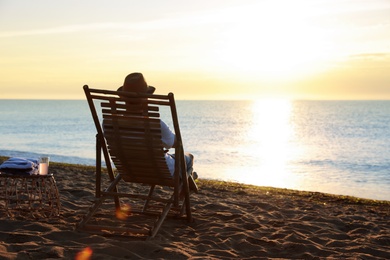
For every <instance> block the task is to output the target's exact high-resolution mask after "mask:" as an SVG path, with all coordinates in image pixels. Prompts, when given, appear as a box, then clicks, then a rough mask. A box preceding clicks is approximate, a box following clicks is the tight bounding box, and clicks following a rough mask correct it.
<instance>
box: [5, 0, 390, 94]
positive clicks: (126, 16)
mask: <svg viewBox="0 0 390 260" xmlns="http://www.w3.org/2000/svg"><path fill="white" fill-rule="evenodd" d="M0 25H1V26H0V53H1V56H0V57H1V59H0V71H1V72H0V73H1V77H0V99H26V98H31V99H83V98H84V94H83V91H82V86H83V85H84V84H88V85H89V86H90V87H93V88H105V89H116V88H117V87H119V86H121V84H122V82H123V79H124V77H125V76H126V75H127V74H128V73H131V72H134V71H138V72H142V73H143V74H144V76H145V78H146V80H147V81H148V83H149V84H150V85H153V86H155V87H156V88H157V91H156V93H162V94H165V93H168V92H174V93H175V95H176V98H177V99H260V98H267V97H271V98H292V99H390V1H388V0H360V1H359V0H324V1H316V0H307V1H294V0H285V1H278V0H271V1H265V0H207V1H204V0H198V1H184V0H183V1H179V0H167V1H160V0H153V1H151V0H146V1H139V0H138V1H132V0H114V1H112V0H107V1H105V0H83V1H81V0H67V1H65V0H58V1H53V0H34V1H30V0H0Z"/></svg>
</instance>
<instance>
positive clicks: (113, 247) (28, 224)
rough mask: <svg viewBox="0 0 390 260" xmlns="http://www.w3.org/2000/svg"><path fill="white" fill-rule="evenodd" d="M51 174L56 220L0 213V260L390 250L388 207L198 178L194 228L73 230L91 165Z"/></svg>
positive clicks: (376, 253) (380, 255)
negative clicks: (144, 235) (145, 232)
mask: <svg viewBox="0 0 390 260" xmlns="http://www.w3.org/2000/svg"><path fill="white" fill-rule="evenodd" d="M3 159H4V158H3V157H0V161H2V160H3ZM50 171H51V172H52V173H53V174H54V177H55V180H56V183H57V187H58V190H59V193H60V200H61V212H60V216H59V217H56V218H50V219H39V220H31V219H25V218H23V217H20V218H17V219H10V218H8V217H6V215H5V214H4V211H2V210H1V208H0V213H1V214H0V216H1V224H0V225H1V229H0V259H20V258H22V259H24V258H32V259H45V258H67V259H74V257H75V256H76V255H77V254H78V253H80V252H82V251H83V250H84V249H86V248H89V249H90V250H92V251H91V253H92V259H124V258H131V259H165V258H168V259H259V258H260V259H262V258H265V259H266V258H279V259H313V258H316V259H324V258H327V259H332V258H333V259H339V258H344V259H345V258H346V259H356V258H360V259H361V258H364V259H384V258H386V257H388V252H389V250H390V202H389V201H378V200H369V199H360V198H355V197H350V196H340V195H331V194H324V193H319V192H307V191H296V190H288V189H279V188H272V187H260V186H254V185H246V184H239V183H229V182H223V181H214V180H203V179H200V180H199V181H198V186H199V188H200V192H199V194H192V196H191V205H192V209H193V217H194V219H195V222H194V223H186V222H185V221H183V220H177V219H176V220H175V219H172V218H168V219H166V220H165V222H164V223H163V225H162V227H161V229H160V231H159V233H158V234H157V235H156V237H155V238H154V239H153V240H149V241H145V240H144V239H140V238H134V237H130V238H129V237H120V236H110V235H97V234H92V233H84V232H79V231H76V230H75V227H76V225H77V223H78V222H79V221H80V220H81V218H82V216H83V215H84V214H85V213H86V212H87V210H88V208H89V206H90V204H91V201H92V200H93V198H94V188H95V187H94V167H93V166H84V165H73V164H66V163H55V162H53V163H50ZM162 192H163V191H162ZM111 211H112V209H111V208H110V209H109V210H107V213H108V214H109V213H111ZM111 218H112V217H105V216H104V217H103V219H104V220H107V221H108V220H111Z"/></svg>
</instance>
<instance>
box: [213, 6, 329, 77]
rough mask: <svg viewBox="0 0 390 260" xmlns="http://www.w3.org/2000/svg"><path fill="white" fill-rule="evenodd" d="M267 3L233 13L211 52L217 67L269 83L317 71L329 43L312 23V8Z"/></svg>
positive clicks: (326, 55) (327, 56)
mask: <svg viewBox="0 0 390 260" xmlns="http://www.w3.org/2000/svg"><path fill="white" fill-rule="evenodd" d="M266 3H267V4H266V5H264V2H263V3H261V4H257V5H254V6H250V8H249V7H248V8H247V9H246V10H241V11H240V10H238V11H236V12H235V14H234V22H232V23H231V25H230V26H228V28H226V30H224V31H223V32H221V34H220V36H219V37H220V39H219V44H217V48H216V49H215V50H214V58H215V59H216V60H217V61H218V63H219V66H222V67H223V68H224V69H227V70H232V71H234V72H236V73H237V72H241V73H247V74H248V73H249V74H252V75H256V76H258V77H261V78H262V79H268V80H290V79H293V78H299V77H302V76H305V75H307V74H310V73H312V72H313V71H315V70H318V69H319V67H320V65H321V63H323V62H324V61H325V60H326V59H327V58H329V55H330V52H331V49H332V43H331V42H330V41H329V40H327V38H326V32H325V31H323V30H322V29H321V28H320V27H319V26H318V25H316V24H315V23H313V22H312V20H313V19H314V18H313V17H312V13H311V10H310V8H311V7H310V6H306V5H296V2H294V5H293V4H292V3H290V1H269V2H266ZM281 3H282V4H283V8H281ZM288 5H290V6H288Z"/></svg>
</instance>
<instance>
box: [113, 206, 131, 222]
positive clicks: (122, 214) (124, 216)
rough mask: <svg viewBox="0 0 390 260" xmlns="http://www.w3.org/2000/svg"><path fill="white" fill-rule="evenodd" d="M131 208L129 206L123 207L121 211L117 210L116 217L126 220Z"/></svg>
mask: <svg viewBox="0 0 390 260" xmlns="http://www.w3.org/2000/svg"><path fill="white" fill-rule="evenodd" d="M130 211H131V206H130V205H128V204H125V205H123V206H122V207H121V208H120V209H117V210H116V214H115V215H116V217H117V219H120V220H126V219H127V217H128V216H129V215H130Z"/></svg>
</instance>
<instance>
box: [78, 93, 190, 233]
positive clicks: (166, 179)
mask: <svg viewBox="0 0 390 260" xmlns="http://www.w3.org/2000/svg"><path fill="white" fill-rule="evenodd" d="M83 89H84V92H85V95H86V98H87V101H88V105H89V108H90V110H91V114H92V118H93V121H94V124H95V127H96V130H97V134H96V176H95V178H96V180H95V185H96V189H95V201H94V203H93V204H92V206H91V207H90V209H89V211H88V213H87V214H86V215H85V216H84V217H83V219H82V220H81V222H80V223H79V225H78V229H79V230H87V231H108V232H112V233H118V232H119V233H121V234H128V235H146V236H149V237H151V238H153V237H154V236H155V235H156V234H157V232H158V231H159V229H160V227H161V225H162V224H163V222H164V220H165V219H166V217H167V216H168V213H170V212H171V211H173V212H175V211H176V214H174V216H175V217H182V216H183V215H185V218H186V220H187V221H188V222H192V221H193V218H192V213H191V205H190V187H191V190H193V191H195V192H198V187H197V186H196V183H195V181H194V180H193V178H192V172H187V170H186V169H187V166H186V161H185V157H184V149H183V143H182V138H181V134H180V127H179V121H178V116H177V109H176V104H175V99H174V95H173V93H169V94H168V95H155V94H141V93H131V92H123V91H111V90H102V89H92V88H89V87H88V85H85V86H84V87H83ZM130 101H131V102H135V103H136V104H141V105H142V107H143V108H145V109H141V110H137V113H139V112H140V111H141V113H142V114H137V115H134V114H131V115H129V116H128V115H124V116H123V114H124V113H123V111H126V112H127V110H126V109H127V108H123V104H125V105H124V106H125V107H126V106H128V103H129V102H130ZM137 102H138V103H137ZM98 103H100V105H101V106H102V108H101V110H100V111H101V113H98V111H99V110H98V109H97V106H98ZM161 106H165V107H169V108H170V112H171V117H172V122H173V128H174V132H175V135H176V144H175V147H174V149H175V174H174V175H173V177H172V176H170V173H169V170H168V167H167V165H166V163H165V161H164V163H165V165H164V164H162V163H161V162H162V161H161V155H160V153H159V152H155V151H156V150H153V151H152V153H153V155H152V156H150V157H151V160H152V161H153V165H154V166H150V164H148V165H147V167H146V168H150V169H149V170H147V169H145V173H144V172H142V171H143V170H142V169H141V170H137V169H138V168H137V167H138V166H134V165H135V164H136V163H137V162H136V158H135V159H133V160H131V159H132V158H131V159H130V158H125V157H123V156H125V155H123V154H126V153H127V154H128V153H129V151H130V150H129V149H133V150H131V151H132V153H133V154H136V155H137V156H138V154H141V153H142V152H143V151H136V150H134V149H136V148H137V147H135V148H133V147H131V148H124V147H125V146H126V145H127V146H132V145H134V146H136V142H137V140H138V139H137V140H136V141H133V140H134V139H131V140H132V141H131V142H130V143H127V142H126V144H124V142H123V140H127V139H120V140H119V139H118V140H113V139H116V136H117V135H119V137H118V138H127V136H126V134H123V132H120V130H118V129H119V127H122V125H121V124H123V123H121V122H125V121H126V120H127V116H128V117H129V118H132V120H133V121H131V122H133V123H134V122H138V121H134V120H140V122H141V123H142V124H144V126H145V130H142V133H141V134H142V138H145V139H146V138H150V137H152V136H153V137H155V138H156V136H157V137H158V136H159V135H161V130H160V129H159V131H160V132H158V131H156V130H157V129H156V128H155V129H152V127H151V126H150V125H149V123H148V124H146V123H145V122H153V123H154V126H156V122H157V121H156V120H157V119H159V117H160V115H159V107H161ZM117 109H119V110H120V109H122V110H120V111H122V112H118V111H119V110H118V111H117ZM123 109H124V110H123ZM134 113H136V112H134ZM99 116H100V117H99ZM103 118H104V119H103ZM123 118H125V119H123ZM104 120H106V121H107V122H108V123H105V122H103V121H104ZM153 120H154V121H153ZM118 122H119V123H118ZM126 122H127V121H126ZM151 124H152V123H151ZM103 125H104V126H106V125H108V126H109V127H111V126H112V127H113V129H112V132H111V134H110V133H109V130H107V129H108V128H107V129H103V128H104V127H103ZM118 125H119V126H118ZM131 127H133V125H132V126H131ZM134 127H139V126H134ZM152 131H153V134H151V132H152ZM138 134H139V133H138ZM148 134H150V135H149V136H148ZM129 135H131V133H130V134H129ZM107 137H108V139H107ZM137 138H138V137H137ZM143 140H144V139H143ZM156 140H157V139H155V141H156ZM160 141H161V138H160ZM157 143H158V142H157ZM156 145H157V144H156V142H153V144H151V145H150V146H151V147H152V146H153V147H154V148H153V149H156V148H155V146H156ZM149 148H150V147H147V148H145V149H146V150H148V149H149ZM126 149H128V150H126ZM151 149H152V148H150V149H149V150H151ZM162 149H163V147H162V142H161V152H162V155H163V151H162ZM131 151H130V152H131ZM149 152H150V151H149ZM102 153H103V158H104V162H105V166H106V167H105V168H106V171H107V175H108V179H109V185H108V187H106V188H105V189H102V178H103V176H102V171H103V169H102V168H103V167H102ZM112 153H116V154H114V155H113V154H112ZM155 154H156V155H155ZM122 155H123V156H122ZM139 156H142V155H139ZM156 158H157V159H156ZM149 159H150V158H148V160H149ZM157 160H159V161H158V162H157ZM112 162H113V164H115V167H116V169H115V170H114V167H113V166H112ZM118 166H119V167H118ZM141 166H142V165H141ZM149 166H150V167H149ZM136 168H137V169H136ZM134 169H136V170H134ZM160 172H161V173H160ZM178 173H179V174H178ZM180 173H185V175H186V177H185V178H184V177H182V175H183V174H180ZM167 174H169V176H168V175H167ZM123 181H124V182H125V184H126V182H131V183H136V184H139V185H142V186H150V188H149V191H148V193H147V194H139V193H135V192H134V193H133V191H132V193H121V192H119V190H118V186H119V185H122V183H123ZM156 185H158V186H165V187H170V189H173V192H172V194H171V196H170V197H169V198H166V197H165V198H163V197H161V196H160V195H159V196H157V195H155V193H154V188H155V186H156ZM123 197H127V198H132V199H137V200H141V201H143V202H144V205H143V208H142V210H141V211H138V212H134V211H132V213H137V214H142V215H145V216H150V215H154V216H155V215H156V214H157V220H156V221H155V222H154V224H153V225H149V226H148V227H147V228H146V229H145V228H144V227H143V228H139V227H137V228H132V227H122V226H106V225H100V224H91V223H90V222H91V220H92V218H93V216H94V215H95V214H96V212H97V211H98V210H99V209H100V208H101V206H102V205H103V203H104V202H105V201H106V200H107V199H108V198H113V199H114V202H115V208H116V210H121V209H122V207H121V202H120V198H123ZM151 201H154V202H159V203H163V204H165V206H164V205H163V208H162V210H161V212H158V213H156V212H149V203H150V202H151ZM118 221H119V220H118ZM126 222H130V223H131V216H130V217H129V218H128V219H127V220H126Z"/></svg>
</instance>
